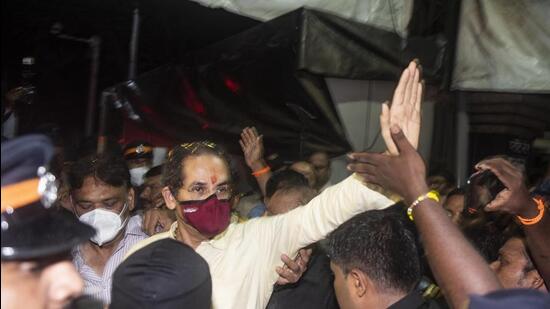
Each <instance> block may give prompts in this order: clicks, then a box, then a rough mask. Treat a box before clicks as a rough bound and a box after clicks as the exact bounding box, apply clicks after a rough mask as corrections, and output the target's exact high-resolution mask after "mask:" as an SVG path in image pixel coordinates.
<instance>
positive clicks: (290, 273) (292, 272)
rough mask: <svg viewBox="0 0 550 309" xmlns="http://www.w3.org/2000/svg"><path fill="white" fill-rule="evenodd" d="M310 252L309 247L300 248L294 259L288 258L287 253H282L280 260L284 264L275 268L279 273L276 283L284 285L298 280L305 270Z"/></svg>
mask: <svg viewBox="0 0 550 309" xmlns="http://www.w3.org/2000/svg"><path fill="white" fill-rule="evenodd" d="M311 252H312V250H311V249H300V251H298V255H297V256H296V258H294V260H292V259H291V258H289V257H288V255H286V254H283V255H282V256H281V260H282V261H283V263H285V265H284V266H283V267H277V269H276V270H275V271H276V272H277V273H278V274H279V279H277V284H279V285H285V284H291V283H296V282H298V280H300V278H301V277H302V275H303V274H304V272H305V271H306V270H307V263H308V262H309V259H310V257H311Z"/></svg>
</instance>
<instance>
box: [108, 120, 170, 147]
mask: <svg viewBox="0 0 550 309" xmlns="http://www.w3.org/2000/svg"><path fill="white" fill-rule="evenodd" d="M135 140H142V141H146V142H149V143H151V145H153V146H155V147H167V148H171V147H172V146H174V144H175V143H176V142H175V141H174V140H172V139H170V138H169V137H167V136H165V135H163V134H160V133H156V132H151V131H147V130H145V129H143V128H141V127H140V126H139V124H137V123H135V122H134V121H132V120H129V119H124V129H123V130H122V137H121V139H120V140H119V141H118V142H119V143H120V144H121V145H126V144H128V143H129V142H132V141H135Z"/></svg>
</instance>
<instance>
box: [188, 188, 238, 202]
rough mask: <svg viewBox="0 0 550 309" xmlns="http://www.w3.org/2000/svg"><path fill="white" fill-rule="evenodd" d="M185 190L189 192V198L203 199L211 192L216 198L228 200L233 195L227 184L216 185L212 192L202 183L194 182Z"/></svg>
mask: <svg viewBox="0 0 550 309" xmlns="http://www.w3.org/2000/svg"><path fill="white" fill-rule="evenodd" d="M187 191H188V192H189V193H191V200H203V199H205V198H208V197H209V196H211V195H212V194H215V195H216V197H217V198H218V200H228V199H230V198H231V197H232V196H233V190H232V188H231V185H229V184H220V185H218V186H217V187H216V188H215V189H214V192H212V191H210V190H208V187H207V186H206V185H204V184H194V185H192V186H191V187H190V188H189V189H187Z"/></svg>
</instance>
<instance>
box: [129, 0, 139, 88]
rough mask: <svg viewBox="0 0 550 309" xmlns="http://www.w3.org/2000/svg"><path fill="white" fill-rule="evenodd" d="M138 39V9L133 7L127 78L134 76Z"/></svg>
mask: <svg viewBox="0 0 550 309" xmlns="http://www.w3.org/2000/svg"><path fill="white" fill-rule="evenodd" d="M138 39H139V9H138V8H135V9H134V19H133V23H132V38H131V40H130V63H129V67H128V79H133V78H134V77H136V65H137V50H138Z"/></svg>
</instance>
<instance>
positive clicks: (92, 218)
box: [78, 203, 129, 247]
mask: <svg viewBox="0 0 550 309" xmlns="http://www.w3.org/2000/svg"><path fill="white" fill-rule="evenodd" d="M127 205H128V203H124V207H122V211H121V212H120V214H117V213H114V212H112V211H108V210H105V209H102V208H97V209H94V210H92V211H90V212H87V213H85V214H83V215H82V216H80V217H79V218H78V219H79V220H80V221H81V222H84V223H86V224H88V225H91V226H92V227H93V228H94V229H95V230H96V234H95V235H94V236H93V237H92V238H90V241H92V242H93V243H96V244H97V245H98V246H100V247H101V246H102V245H103V244H106V243H108V242H110V241H111V240H113V239H114V238H115V237H116V236H117V235H118V233H119V232H120V231H121V230H122V229H123V228H124V227H125V226H126V223H127V222H128V218H129V216H128V217H126V219H125V220H124V222H123V221H122V219H121V216H122V214H123V213H124V211H125V210H126V207H127Z"/></svg>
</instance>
